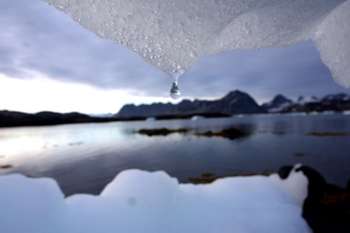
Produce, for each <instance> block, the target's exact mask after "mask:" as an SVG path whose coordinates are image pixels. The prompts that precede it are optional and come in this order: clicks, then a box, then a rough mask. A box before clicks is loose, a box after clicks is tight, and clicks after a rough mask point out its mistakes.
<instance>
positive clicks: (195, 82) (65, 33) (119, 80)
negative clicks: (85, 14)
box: [0, 0, 346, 100]
mask: <svg viewBox="0 0 350 233" xmlns="http://www.w3.org/2000/svg"><path fill="white" fill-rule="evenodd" d="M0 28H1V32H0V72H2V73H5V74H7V75H9V76H11V77H14V78H27V77H28V75H29V73H28V72H27V71H39V72H42V73H45V74H47V75H48V76H50V77H52V78H55V79H60V80H65V81H69V82H84V83H89V84H91V85H94V86H99V87H102V88H113V89H130V90H134V91H137V92H140V93H144V94H146V95H149V96H163V95H167V90H168V88H169V85H170V82H171V80H170V78H169V77H168V76H167V75H166V74H164V73H162V72H160V71H158V70H156V69H155V68H154V67H152V66H151V65H148V64H147V63H145V62H144V61H143V60H142V59H141V58H140V57H138V56H137V55H136V54H134V53H133V52H130V51H129V50H128V49H126V48H123V47H122V46H119V45H117V44H114V43H112V42H111V41H107V40H102V39H100V38H98V37H97V36H95V34H93V33H91V32H89V31H87V30H85V29H83V28H82V27H80V25H78V24H77V23H75V22H74V21H73V20H71V19H70V18H69V17H68V16H66V15H64V14H63V13H61V12H59V11H57V10H56V9H54V8H53V7H51V6H49V5H47V4H46V3H45V2H43V1H40V0H32V1H28V0H1V1H0ZM180 81H181V86H182V89H183V92H184V93H185V95H186V96H190V97H198V98H199V97H215V96H222V95H223V94H225V93H226V92H227V91H229V90H232V89H242V90H244V91H248V92H249V93H252V94H253V95H254V96H255V97H257V98H258V99H260V100H263V99H267V98H270V97H271V96H272V95H274V94H276V93H286V95H289V96H293V97H295V96H297V95H322V94H325V93H333V92H339V91H346V90H345V89H343V88H341V87H339V86H338V85H337V84H335V83H334V82H333V80H332V79H331V76H330V73H329V71H328V69H327V68H326V67H325V66H324V65H323V64H322V63H321V61H320V58H319V54H318V52H317V50H316V49H315V47H314V46H313V44H312V43H311V42H304V43H300V44H298V45H294V46H291V47H287V48H275V49H260V50H250V51H235V52H225V53H222V54H218V55H214V56H208V57H205V58H203V59H201V60H200V61H198V63H197V64H195V65H194V66H193V68H192V69H191V70H190V71H189V72H188V73H186V74H185V75H184V76H183V77H182V78H181V80H180Z"/></svg>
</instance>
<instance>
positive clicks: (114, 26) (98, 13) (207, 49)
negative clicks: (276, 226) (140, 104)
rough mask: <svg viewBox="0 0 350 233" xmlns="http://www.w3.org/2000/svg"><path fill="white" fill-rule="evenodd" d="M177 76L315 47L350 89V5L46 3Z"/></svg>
mask: <svg viewBox="0 0 350 233" xmlns="http://www.w3.org/2000/svg"><path fill="white" fill-rule="evenodd" d="M44 1H47V2H49V3H50V4H53V5H54V6H56V7H57V8H58V9H60V10H62V11H64V12H65V13H67V14H68V15H70V16H71V17H72V18H73V19H74V20H76V21H77V22H79V23H80V24H81V25H83V26H84V27H85V28H87V29H89V30H91V31H93V32H95V33H96V34H97V35H99V36H100V37H102V38H106V39H111V40H113V41H116V42H118V43H121V44H123V45H125V46H127V47H128V48H130V49H132V50H134V51H135V52H137V53H138V54H139V55H141V56H142V57H144V59H145V60H146V61H148V62H149V63H151V64H153V65H155V66H157V67H158V68H160V69H161V70H163V71H165V72H167V73H169V74H171V73H174V72H175V73H176V72H183V71H185V70H186V69H188V68H189V67H190V66H191V64H192V63H193V62H195V61H196V60H197V59H198V58H199V57H201V56H203V55H207V54H213V53H218V52H220V51H224V50H231V49H251V48H261V47H272V46H273V47H278V46H287V45H289V44H292V43H296V42H299V41H303V40H309V39H312V40H313V41H314V42H315V44H316V46H317V47H318V49H319V50H320V53H321V58H322V60H323V61H324V63H325V64H326V65H327V66H328V67H329V68H330V70H331V72H332V75H333V77H334V78H335V79H336V80H337V81H338V82H339V83H340V84H342V85H344V86H347V87H349V86H350V75H349V73H350V64H349V63H350V40H349V38H350V24H349V22H350V0H176V1H174V0H99V1H93V0H86V1H81V0H44Z"/></svg>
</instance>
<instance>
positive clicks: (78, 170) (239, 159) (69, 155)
mask: <svg viewBox="0 0 350 233" xmlns="http://www.w3.org/2000/svg"><path fill="white" fill-rule="evenodd" d="M161 127H167V128H184V127H186V128H192V129H195V130H197V131H206V130H214V131H216V130H220V129H223V128H227V127H243V128H244V129H247V128H249V130H250V131H251V135H249V136H247V137H245V138H241V139H237V140H228V139H225V138H218V137H211V138H206V137H197V136H195V135H191V134H188V135H181V134H171V135H169V136H166V137H164V136H157V137H147V136H144V135H140V134H135V133H133V131H135V130H137V129H140V128H161ZM311 132H320V133H326V134H325V135H324V136H312V135H309V133H311ZM329 132H331V133H335V134H329ZM339 132H341V133H345V134H338V133H339ZM347 133H350V115H342V114H331V115H251V116H242V117H232V118H220V119H197V120H171V121H143V122H141V121H140V122H114V123H100V124H75V125H60V126H47V127H19V128H3V129H0V167H1V166H2V167H3V168H0V174H7V173H14V172H19V173H22V174H26V175H28V176H33V177H53V178H55V179H56V180H57V181H58V183H59V185H60V186H61V188H62V189H63V191H64V192H65V193H66V194H72V193H99V192H100V191H101V189H103V187H104V186H105V185H106V184H107V183H109V182H110V181H111V180H112V179H113V178H114V177H115V176H116V175H117V174H118V173H119V172H121V171H123V170H125V169H130V168H138V169H144V170H151V171H153V170H165V171H166V172H168V173H169V174H170V175H171V176H174V177H177V178H178V179H179V180H180V181H181V182H188V178H189V177H198V176H200V175H201V174H203V173H208V172H210V173H214V174H216V175H219V176H226V175H234V174H247V173H260V172H269V171H276V170H277V169H278V168H279V167H281V166H283V165H288V164H296V163H302V164H306V165H310V166H312V167H314V168H316V169H317V170H319V171H320V172H321V173H322V174H323V175H324V176H325V177H326V179H327V180H328V181H329V182H332V183H335V184H338V185H342V186H344V185H345V184H346V182H347V181H348V179H349V178H350V136H349V134H347ZM327 135H328V136H327ZM6 165H11V166H12V168H9V167H6Z"/></svg>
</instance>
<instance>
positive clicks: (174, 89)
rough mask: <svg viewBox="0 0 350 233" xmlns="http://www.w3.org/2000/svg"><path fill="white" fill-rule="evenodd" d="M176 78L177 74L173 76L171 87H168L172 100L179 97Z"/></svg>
mask: <svg viewBox="0 0 350 233" xmlns="http://www.w3.org/2000/svg"><path fill="white" fill-rule="evenodd" d="M178 78H179V76H178V75H175V76H174V81H173V83H172V84H171V88H170V97H171V98H172V99H174V100H176V99H179V98H180V97H181V92H180V88H179V83H178Z"/></svg>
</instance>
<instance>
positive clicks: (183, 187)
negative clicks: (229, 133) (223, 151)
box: [0, 169, 310, 233]
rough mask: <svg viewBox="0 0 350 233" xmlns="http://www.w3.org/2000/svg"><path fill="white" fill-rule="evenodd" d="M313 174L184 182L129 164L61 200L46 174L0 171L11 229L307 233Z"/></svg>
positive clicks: (4, 219)
mask: <svg viewBox="0 0 350 233" xmlns="http://www.w3.org/2000/svg"><path fill="white" fill-rule="evenodd" d="M307 186H308V180H307V178H306V176H305V175H304V174H303V172H301V171H296V170H295V169H294V170H293V171H292V172H291V173H290V174H289V176H288V177H287V179H285V180H282V179H280V178H279V176H278V175H277V174H273V175H270V176H251V177H228V178H222V179H219V180H217V181H215V182H214V183H211V184H206V185H193V184H179V183H178V181H177V180H176V179H174V178H171V177H170V176H169V175H167V174H166V173H165V172H146V171H140V170H127V171H124V172H122V173H120V174H119V175H118V176H117V177H116V178H115V179H114V180H113V181H112V182H111V183H110V184H108V185H107V186H106V187H105V189H104V190H103V191H102V193H101V194H100V195H98V196H92V195H87V194H76V195H73V196H70V197H68V198H64V195H63V193H62V192H61V190H60V189H59V187H58V185H57V184H56V182H55V181H54V180H52V179H49V178H35V179H34V178H28V177H24V176H22V175H17V174H14V175H7V176H1V177H0V187H1V189H0V206H1V208H0V227H1V232H11V233H23V232H26V233H59V232H60V233H62V232H70V233H104V232H106V233H109V232H129V233H132V232H152V233H156V232H174V233H175V232H184V233H186V232H191V233H192V232H203V233H206V232H208V233H209V232H211V233H214V232H222V233H225V232H230V233H231V232H240V233H255V232H260V233H264V232H266V233H274V232H276V233H280V232H285V233H306V232H310V229H309V227H308V226H307V224H306V222H305V221H304V219H303V218H302V216H301V212H302V203H303V201H304V199H305V197H306V196H307Z"/></svg>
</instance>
